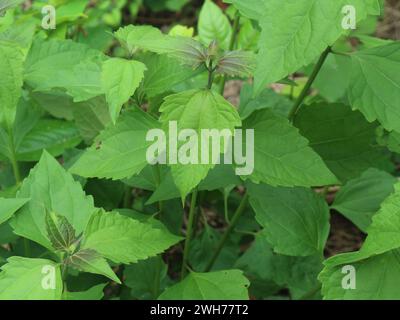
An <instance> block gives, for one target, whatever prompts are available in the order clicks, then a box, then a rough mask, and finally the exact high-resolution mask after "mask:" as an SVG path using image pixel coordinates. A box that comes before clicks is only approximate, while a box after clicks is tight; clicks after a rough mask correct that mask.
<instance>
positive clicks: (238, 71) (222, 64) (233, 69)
mask: <svg viewBox="0 0 400 320" xmlns="http://www.w3.org/2000/svg"><path fill="white" fill-rule="evenodd" d="M254 70H255V55H254V53H253V52H251V51H240V50H235V51H226V52H224V53H223V54H222V55H221V57H220V58H219V60H218V68H217V72H218V73H221V74H226V75H228V76H231V77H242V78H246V77H250V76H252V75H253V72H254Z"/></svg>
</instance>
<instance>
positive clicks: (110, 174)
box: [70, 109, 159, 179]
mask: <svg viewBox="0 0 400 320" xmlns="http://www.w3.org/2000/svg"><path fill="white" fill-rule="evenodd" d="M157 127H159V123H158V122H157V120H155V119H154V118H152V117H151V116H149V115H148V114H146V113H145V112H143V111H141V110H139V109H134V110H133V111H129V112H126V113H124V114H123V115H122V116H121V118H120V119H119V121H118V122H117V124H116V125H114V126H109V127H107V129H106V130H104V131H103V132H102V133H101V134H100V135H99V136H98V137H97V139H96V140H95V143H94V145H93V146H92V147H90V148H89V149H87V150H86V152H85V153H84V154H83V155H82V156H81V157H80V158H79V160H78V161H77V162H76V163H75V164H74V165H73V166H72V168H71V169H70V172H72V173H74V174H78V175H81V176H83V177H88V178H89V177H90V178H95V177H97V178H112V179H122V178H129V177H131V176H133V175H134V174H137V173H139V172H140V171H141V170H142V169H143V168H144V167H145V166H146V165H147V164H148V162H147V160H146V152H147V148H148V147H149V146H150V145H151V144H152V142H147V141H146V135H147V132H148V131H149V130H150V129H153V128H157ZM116 163H118V165H117V166H116V165H115V164H116Z"/></svg>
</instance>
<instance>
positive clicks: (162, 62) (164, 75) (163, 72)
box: [139, 53, 203, 98]
mask: <svg viewBox="0 0 400 320" xmlns="http://www.w3.org/2000/svg"><path fill="white" fill-rule="evenodd" d="M139 60H140V61H141V62H142V63H144V64H145V65H146V67H147V70H146V71H145V72H144V79H143V82H142V85H141V88H140V90H142V91H144V92H145V93H146V95H147V97H149V98H152V97H155V96H157V95H159V94H162V93H164V92H167V91H169V90H171V89H172V88H173V87H174V86H175V85H177V84H179V83H181V82H183V81H185V80H187V79H189V78H190V77H192V76H194V75H196V74H197V71H196V72H195V71H193V70H192V68H190V67H187V66H182V65H181V63H180V61H179V60H178V59H173V58H170V57H168V56H166V55H158V54H154V53H146V54H144V55H142V56H140V57H139ZM199 71H200V72H201V71H203V70H202V69H199Z"/></svg>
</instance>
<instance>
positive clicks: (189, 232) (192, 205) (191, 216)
mask: <svg viewBox="0 0 400 320" xmlns="http://www.w3.org/2000/svg"><path fill="white" fill-rule="evenodd" d="M197 193H198V190H197V188H196V189H195V190H194V191H193V193H192V199H191V201H190V210H189V221H188V225H187V230H186V239H185V248H184V250H183V259H182V270H181V279H183V278H184V277H185V274H186V265H187V259H188V256H189V246H190V240H191V237H192V233H193V224H194V223H193V222H194V216H195V213H196V210H195V208H196V200H197Z"/></svg>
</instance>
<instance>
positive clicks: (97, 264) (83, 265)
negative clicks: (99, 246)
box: [66, 249, 121, 284]
mask: <svg viewBox="0 0 400 320" xmlns="http://www.w3.org/2000/svg"><path fill="white" fill-rule="evenodd" d="M66 262H67V264H68V266H71V267H72V268H74V269H76V270H79V271H83V272H89V273H94V274H101V275H103V276H105V277H107V278H110V279H111V280H113V281H115V282H116V283H119V284H120V283H121V281H120V280H119V279H118V277H117V276H116V275H115V273H114V272H113V271H112V269H111V268H110V266H109V265H108V263H107V261H106V259H104V258H103V257H102V256H101V255H100V254H99V253H98V252H96V250H93V249H81V250H79V251H78V252H76V253H74V254H73V255H71V256H70V257H69V258H68V259H67V261H66Z"/></svg>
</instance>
